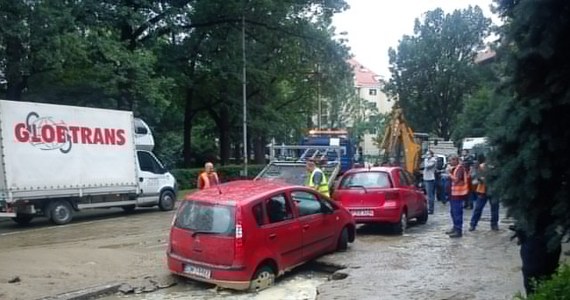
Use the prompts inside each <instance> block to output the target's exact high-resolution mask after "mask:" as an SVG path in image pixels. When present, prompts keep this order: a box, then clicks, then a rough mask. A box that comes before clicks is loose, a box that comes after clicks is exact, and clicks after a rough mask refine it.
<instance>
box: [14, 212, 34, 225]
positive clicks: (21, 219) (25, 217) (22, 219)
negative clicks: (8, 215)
mask: <svg viewBox="0 0 570 300" xmlns="http://www.w3.org/2000/svg"><path fill="white" fill-rule="evenodd" d="M33 218H34V215H32V214H16V217H15V218H12V220H13V221H14V222H16V223H18V225H21V226H25V225H29V224H30V222H31V221H32V219H33Z"/></svg>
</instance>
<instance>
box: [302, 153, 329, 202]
mask: <svg viewBox="0 0 570 300" xmlns="http://www.w3.org/2000/svg"><path fill="white" fill-rule="evenodd" d="M305 185H306V186H308V187H311V188H313V189H315V190H316V191H318V192H319V193H321V194H323V195H325V196H327V197H330V195H329V182H328V180H327V177H326V175H325V173H324V172H323V171H322V170H321V169H319V168H318V167H317V166H316V164H315V162H314V161H312V160H309V161H307V180H306V181H305Z"/></svg>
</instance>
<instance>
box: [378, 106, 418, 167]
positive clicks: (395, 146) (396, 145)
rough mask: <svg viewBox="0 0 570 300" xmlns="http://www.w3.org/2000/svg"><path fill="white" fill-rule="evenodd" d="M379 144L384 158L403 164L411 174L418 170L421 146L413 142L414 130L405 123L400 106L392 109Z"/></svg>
mask: <svg viewBox="0 0 570 300" xmlns="http://www.w3.org/2000/svg"><path fill="white" fill-rule="evenodd" d="M379 146H380V149H381V150H384V157H385V158H386V159H388V160H390V161H392V162H394V163H396V164H398V165H401V166H403V167H404V169H405V170H407V171H408V172H410V173H412V174H415V173H416V172H418V171H419V166H420V152H421V146H420V145H419V144H417V143H416V142H415V140H414V132H413V130H412V129H411V128H410V127H409V126H408V125H407V123H406V120H405V119H404V114H403V112H402V109H401V108H399V107H395V108H394V109H393V110H392V113H391V119H390V124H389V125H388V126H387V127H386V130H385V131H384V136H383V137H382V141H381V143H380V144H379ZM402 160H403V161H402Z"/></svg>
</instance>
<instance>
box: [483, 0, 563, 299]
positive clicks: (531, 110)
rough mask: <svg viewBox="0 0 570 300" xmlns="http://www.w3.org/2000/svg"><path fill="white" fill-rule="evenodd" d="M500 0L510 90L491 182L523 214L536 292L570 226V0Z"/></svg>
mask: <svg viewBox="0 0 570 300" xmlns="http://www.w3.org/2000/svg"><path fill="white" fill-rule="evenodd" d="M498 2H500V7H499V8H500V11H501V13H502V15H503V17H504V18H505V19H506V24H507V27H506V32H507V34H506V37H505V42H504V43H503V47H505V48H506V49H507V50H508V52H507V53H508V55H509V63H508V65H507V67H506V70H505V72H506V74H507V75H508V84H507V85H506V87H505V89H504V91H505V92H506V93H507V95H508V96H509V97H508V98H507V99H505V101H503V102H502V103H501V106H500V107H499V110H498V112H497V114H496V120H495V122H496V123H495V124H496V129H495V130H493V131H492V132H489V134H490V137H491V144H492V145H493V146H494V151H493V157H492V158H491V162H492V163H493V164H495V165H496V166H497V167H496V168H495V171H494V172H493V174H492V175H493V177H492V179H493V181H492V182H491V184H492V185H491V187H492V189H493V193H494V194H496V195H500V199H501V201H502V202H503V204H504V205H505V206H506V207H507V209H508V214H509V215H510V216H512V217H514V218H515V220H516V227H517V229H518V236H519V237H520V241H521V258H522V260H523V275H524V279H525V287H526V288H527V293H528V292H532V287H531V286H530V285H529V280H530V279H536V278H540V277H542V276H549V275H550V274H552V272H554V270H555V268H556V266H557V264H558V260H559V256H560V242H561V239H562V237H563V236H564V235H565V234H566V233H567V232H568V229H569V228H570V204H569V202H568V197H569V195H570V188H569V186H568V180H569V179H570V156H569V155H568V149H569V146H570V131H568V128H570V118H568V116H569V115H570V71H569V70H570V58H569V57H568V55H567V53H568V51H570V41H569V40H568V36H569V35H570V3H569V2H568V1H565V0H548V1H532V0H517V1H514V0H504V1H498ZM547 244H549V246H550V247H549V248H547V247H546V245H547ZM547 249H549V250H550V251H547Z"/></svg>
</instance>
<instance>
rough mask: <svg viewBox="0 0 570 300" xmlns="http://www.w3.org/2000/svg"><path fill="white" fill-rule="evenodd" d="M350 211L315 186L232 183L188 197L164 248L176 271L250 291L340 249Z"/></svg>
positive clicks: (349, 231) (351, 232)
mask: <svg viewBox="0 0 570 300" xmlns="http://www.w3.org/2000/svg"><path fill="white" fill-rule="evenodd" d="M354 237H355V222H354V219H353V218H352V215H351V214H350V213H349V212H348V211H347V210H346V209H345V208H343V207H342V206H340V205H338V204H337V203H334V202H333V201H331V200H329V199H328V198H326V197H324V196H322V195H320V194H319V193H317V192H316V191H314V190H312V189H309V188H305V187H302V186H292V185H289V184H286V183H280V182H276V181H271V182H269V181H263V180H259V181H233V182H229V183H227V184H223V185H221V186H219V189H218V188H210V189H206V190H201V191H198V192H195V193H193V194H189V195H188V196H186V200H185V201H183V202H182V203H181V205H180V207H179V209H178V211H177V214H176V216H175V218H174V219H173V221H172V227H171V230H170V240H169V245H168V250H167V260H168V268H169V269H170V271H171V272H172V273H174V274H177V275H181V276H184V277H188V278H192V279H195V280H198V281H204V282H209V283H213V284H216V285H218V286H221V287H226V288H232V289H238V290H245V289H250V290H252V291H257V290H261V289H263V288H266V287H269V286H271V285H272V284H273V282H274V279H275V278H276V277H277V276H279V275H282V274H283V273H284V272H286V271H288V270H290V269H292V268H294V267H296V266H298V265H300V264H302V263H304V262H306V261H308V260H311V259H313V258H315V257H317V256H320V255H322V254H325V253H328V252H333V251H335V250H345V249H346V248H347V244H348V243H349V242H353V241H354Z"/></svg>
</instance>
